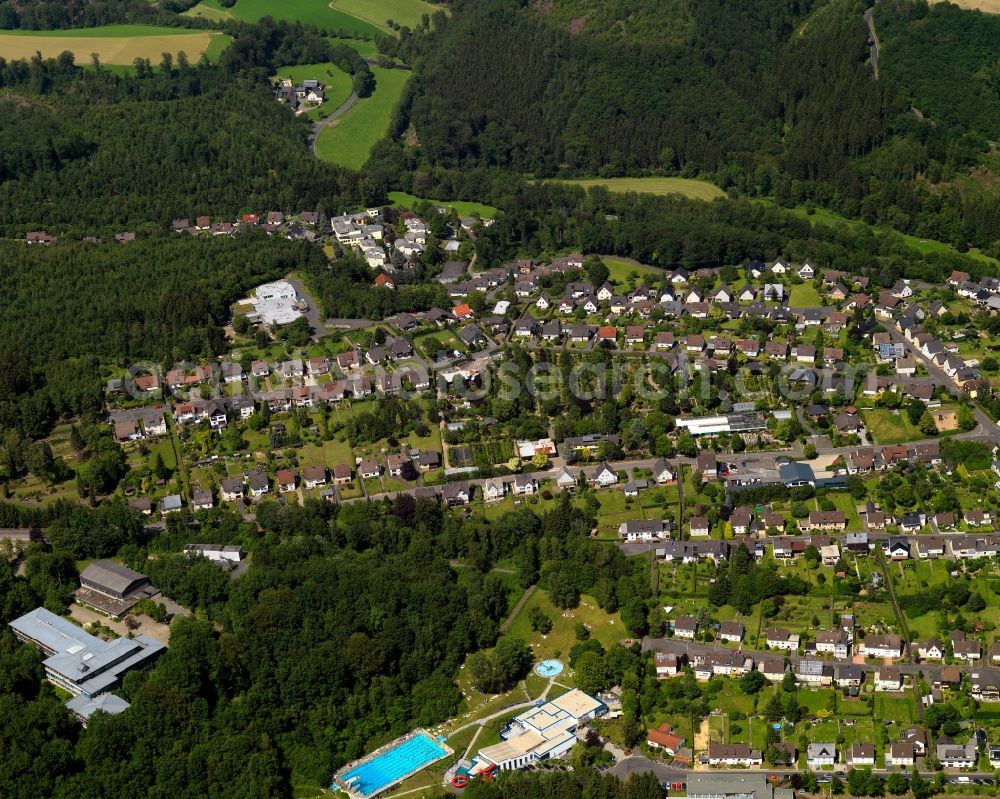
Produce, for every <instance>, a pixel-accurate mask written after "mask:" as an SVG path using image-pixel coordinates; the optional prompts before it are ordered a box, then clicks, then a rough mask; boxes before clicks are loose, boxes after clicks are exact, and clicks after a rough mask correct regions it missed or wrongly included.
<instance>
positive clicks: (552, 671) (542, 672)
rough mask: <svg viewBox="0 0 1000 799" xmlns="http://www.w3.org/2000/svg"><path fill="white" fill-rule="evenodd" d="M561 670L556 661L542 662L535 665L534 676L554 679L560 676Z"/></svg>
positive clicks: (559, 663)
mask: <svg viewBox="0 0 1000 799" xmlns="http://www.w3.org/2000/svg"><path fill="white" fill-rule="evenodd" d="M562 670H563V664H562V662H561V661H558V660H543V661H542V662H541V663H538V664H536V665H535V674H537V675H538V676H539V677H555V676H556V675H557V674H561V673H562Z"/></svg>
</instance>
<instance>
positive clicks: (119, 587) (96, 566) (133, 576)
mask: <svg viewBox="0 0 1000 799" xmlns="http://www.w3.org/2000/svg"><path fill="white" fill-rule="evenodd" d="M80 579H81V580H84V579H86V580H89V581H90V582H92V583H95V584H96V585H100V586H103V587H105V588H108V589H110V590H111V591H112V592H113V593H116V594H126V593H128V590H129V589H130V588H131V587H132V586H133V585H134V584H135V583H136V582H140V581H145V580H146V577H145V575H142V574H139V572H137V571H132V569H130V568H128V567H127V566H122V565H121V564H120V563H115V562H114V561H113V560H95V561H94V562H93V563H90V564H88V565H87V568H85V569H84V570H83V573H82V574H81V575H80Z"/></svg>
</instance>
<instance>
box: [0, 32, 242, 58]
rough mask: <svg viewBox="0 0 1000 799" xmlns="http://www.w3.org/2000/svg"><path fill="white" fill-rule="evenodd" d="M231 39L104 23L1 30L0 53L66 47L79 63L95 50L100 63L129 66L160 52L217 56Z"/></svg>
mask: <svg viewBox="0 0 1000 799" xmlns="http://www.w3.org/2000/svg"><path fill="white" fill-rule="evenodd" d="M230 41H231V38H230V37H229V36H226V35H225V34H222V33H216V32H214V31H212V32H209V31H187V30H183V29H181V28H167V27H158V26H156V25H104V26H100V27H96V28H86V29H79V28H78V29H70V30H53V31H28V30H24V31H21V30H19V31H4V32H3V33H0V57H3V58H6V59H8V60H14V59H20V58H30V57H31V56H33V55H34V54H35V53H36V52H40V53H41V54H42V56H43V57H46V58H54V57H55V56H58V55H59V54H60V53H62V52H63V51H65V50H69V51H70V52H71V53H73V55H74V56H75V57H76V61H77V63H78V64H80V65H81V66H84V65H86V64H89V63H90V57H91V54H92V53H96V54H97V57H98V58H99V59H100V61H101V63H102V64H109V65H119V66H130V65H131V64H132V62H133V61H135V59H137V58H148V59H149V60H150V61H151V62H153V63H154V64H158V63H159V62H160V60H161V58H162V56H163V53H171V54H172V55H173V56H175V57H176V56H177V54H178V53H179V52H184V54H185V55H187V57H188V61H190V62H192V63H194V62H195V61H197V60H198V59H199V58H201V57H202V56H203V55H206V54H207V55H208V57H209V58H217V57H218V56H219V55H220V54H221V53H222V51H223V50H224V49H225V48H226V46H227V45H228V44H229V42H230Z"/></svg>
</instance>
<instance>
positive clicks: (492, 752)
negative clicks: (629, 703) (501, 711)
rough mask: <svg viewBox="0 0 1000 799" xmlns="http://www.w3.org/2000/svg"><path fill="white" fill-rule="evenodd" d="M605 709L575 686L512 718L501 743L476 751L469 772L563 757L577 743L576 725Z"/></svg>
mask: <svg viewBox="0 0 1000 799" xmlns="http://www.w3.org/2000/svg"><path fill="white" fill-rule="evenodd" d="M606 712H607V707H606V706H605V704H604V703H603V702H601V701H600V700H598V699H594V697H592V696H590V695H589V694H585V693H584V692H583V691H581V690H579V689H578V688H574V689H573V690H571V691H567V692H566V693H564V694H563V695H562V696H560V697H558V698H557V699H553V700H551V701H550V702H546V703H545V704H543V705H539V706H537V707H533V708H530V709H529V710H526V711H525V712H524V713H522V714H521V715H520V716H517V717H516V718H515V719H514V720H513V721H511V723H510V725H509V726H508V727H507V729H506V730H504V732H503V733H501V738H502V739H503V740H501V741H500V743H498V744H494V745H493V746H487V747H484V748H483V749H480V750H479V754H478V755H476V758H475V760H474V761H473V764H472V768H470V769H469V773H470V775H472V776H475V775H476V774H479V773H481V772H484V771H489V770H491V769H495V768H497V769H499V770H501V771H509V770H511V769H519V768H525V767H527V766H530V765H532V764H533V763H538V762H540V761H543V760H551V759H553V758H559V757H562V756H563V755H565V754H566V752H568V751H569V750H570V749H572V747H573V744H574V743H576V734H575V733H576V730H577V728H578V727H581V726H583V725H584V724H586V723H587V722H588V721H590V720H591V719H594V718H597V717H598V716H602V715H604V713H606Z"/></svg>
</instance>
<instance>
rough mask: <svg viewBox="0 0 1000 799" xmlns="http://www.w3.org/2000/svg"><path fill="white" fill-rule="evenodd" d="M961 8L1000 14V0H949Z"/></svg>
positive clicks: (934, 1) (942, 0)
mask: <svg viewBox="0 0 1000 799" xmlns="http://www.w3.org/2000/svg"><path fill="white" fill-rule="evenodd" d="M931 2H932V3H943V2H945V0H931ZM949 2H951V3H954V4H955V5H956V6H958V7H959V8H964V9H966V10H967V11H982V12H983V13H984V14H1000V0H949Z"/></svg>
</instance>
